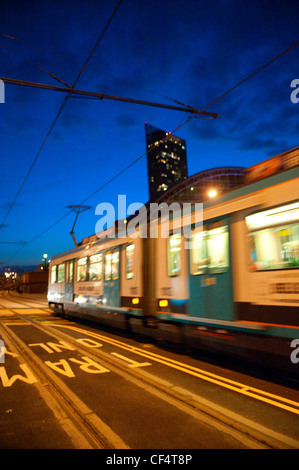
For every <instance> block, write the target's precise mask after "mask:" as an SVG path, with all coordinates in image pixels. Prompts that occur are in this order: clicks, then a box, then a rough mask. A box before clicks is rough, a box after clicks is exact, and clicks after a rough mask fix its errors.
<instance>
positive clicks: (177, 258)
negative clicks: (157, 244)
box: [168, 233, 181, 277]
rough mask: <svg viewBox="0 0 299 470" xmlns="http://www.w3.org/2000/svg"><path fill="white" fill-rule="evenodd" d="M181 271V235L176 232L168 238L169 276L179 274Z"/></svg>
mask: <svg viewBox="0 0 299 470" xmlns="http://www.w3.org/2000/svg"><path fill="white" fill-rule="evenodd" d="M180 271H181V235H179V234H177V233H174V234H173V235H170V237H169V239H168V276H171V277H173V276H178V275H179V274H180Z"/></svg>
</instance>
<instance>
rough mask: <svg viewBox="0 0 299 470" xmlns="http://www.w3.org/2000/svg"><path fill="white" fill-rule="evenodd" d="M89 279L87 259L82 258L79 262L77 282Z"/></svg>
mask: <svg viewBox="0 0 299 470" xmlns="http://www.w3.org/2000/svg"><path fill="white" fill-rule="evenodd" d="M86 279H87V258H81V259H78V261H77V282H83V281H86Z"/></svg>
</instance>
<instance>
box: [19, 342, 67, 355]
mask: <svg viewBox="0 0 299 470" xmlns="http://www.w3.org/2000/svg"><path fill="white" fill-rule="evenodd" d="M28 346H30V347H34V346H39V347H41V348H42V349H44V350H45V351H46V352H48V353H49V354H53V353H54V352H62V349H68V350H69V351H75V349H76V348H74V347H73V346H71V345H70V344H68V343H67V342H66V341H59V344H58V343H51V342H49V343H32V344H29V345H28Z"/></svg>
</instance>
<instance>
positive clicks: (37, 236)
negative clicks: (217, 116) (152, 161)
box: [6, 42, 299, 262]
mask: <svg viewBox="0 0 299 470" xmlns="http://www.w3.org/2000/svg"><path fill="white" fill-rule="evenodd" d="M298 45H299V42H296V43H294V44H293V45H292V46H290V47H288V48H287V49H286V50H284V51H283V52H282V53H280V54H279V55H278V56H276V57H275V58H274V59H272V60H270V61H269V62H267V63H266V64H265V65H263V66H262V67H260V68H259V69H257V70H256V71H255V72H253V73H251V74H250V75H248V76H247V77H246V78H245V79H243V80H241V81H240V82H238V83H237V84H236V85H235V86H233V87H231V88H230V89H229V90H227V91H226V92H225V93H223V94H222V95H220V96H219V97H218V98H216V99H215V100H214V101H212V102H211V103H209V104H208V105H207V106H205V107H204V108H202V110H205V109H207V108H208V107H210V106H212V105H213V104H214V103H216V102H217V101H219V100H220V99H222V98H224V97H225V96H227V95H228V94H229V93H231V92H232V91H233V90H235V89H236V88H238V87H239V86H241V85H242V84H244V83H245V82H246V81H247V80H249V79H250V78H252V77H253V76H255V75H256V74H257V73H259V72H261V71H262V70H264V69H265V68H266V67H268V66H269V65H271V64H272V63H273V62H275V61H276V60H278V59H279V58H280V57H282V56H283V55H284V54H286V53H287V52H289V51H290V50H292V49H293V48H295V47H296V46H298ZM195 117H198V116H196V115H193V116H189V117H188V119H187V120H186V121H184V122H183V123H182V124H180V125H179V126H178V127H176V129H175V130H174V131H173V132H172V133H175V132H177V130H178V129H180V128H182V127H184V126H185V125H186V124H188V123H189V122H190V121H191V120H192V119H194V118H195ZM165 138H166V137H165ZM147 154H148V151H147V152H145V153H143V154H142V155H141V156H139V157H138V158H136V159H135V160H134V161H133V162H131V163H130V164H129V165H127V166H126V167H125V168H124V169H123V170H121V171H120V172H118V173H117V174H116V175H114V176H113V177H112V178H110V180H108V181H107V182H106V183H104V184H103V185H102V186H100V187H99V188H98V189H97V190H96V191H94V192H93V193H92V194H90V195H89V196H88V197H87V198H85V199H84V200H83V201H82V202H81V203H80V204H83V203H84V202H86V201H87V200H89V199H91V198H92V197H93V196H94V195H95V194H97V193H98V192H99V191H101V190H102V189H104V188H105V187H106V186H107V185H109V184H110V183H111V182H112V181H114V180H115V179H116V178H118V177H119V176H120V175H121V174H123V173H124V172H125V171H127V170H128V169H129V168H131V167H132V166H133V165H134V164H135V163H137V162H138V161H139V160H141V159H142V158H143V157H144V156H145V155H147ZM71 213H72V211H69V212H68V213H67V214H65V215H63V216H62V217H60V218H59V219H58V220H57V221H56V222H54V223H53V224H51V225H50V226H49V227H48V228H46V229H45V230H43V231H42V232H41V233H40V234H38V235H36V236H35V237H34V238H32V239H31V240H30V241H29V242H28V243H27V244H26V245H25V246H27V245H28V244H30V243H32V242H33V241H34V240H36V239H37V238H39V237H41V236H42V235H44V234H45V233H46V232H48V231H49V230H51V228H53V227H54V226H55V225H57V224H58V223H59V222H61V221H62V220H63V219H65V218H66V217H67V216H68V215H69V214H71ZM25 246H22V247H21V248H20V249H19V250H18V251H17V252H16V253H14V254H13V255H12V256H11V257H10V258H8V259H7V260H6V262H7V261H9V260H10V259H12V258H14V257H15V256H16V255H17V254H18V253H20V251H21V250H23V249H24V247H25Z"/></svg>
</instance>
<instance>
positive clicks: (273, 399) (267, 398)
mask: <svg viewBox="0 0 299 470" xmlns="http://www.w3.org/2000/svg"><path fill="white" fill-rule="evenodd" d="M53 326H57V327H62V328H67V329H71V330H74V331H77V332H79V333H84V334H85V335H87V336H91V337H94V338H97V339H100V340H101V341H103V342H105V343H108V344H112V345H113V346H117V347H119V348H121V349H124V350H126V351H129V352H132V353H134V354H137V355H139V356H143V357H145V358H147V359H150V360H152V361H155V362H159V363H160V364H163V365H166V366H168V367H171V368H173V369H176V370H179V371H181V372H185V373H187V374H189V375H192V376H194V377H197V378H200V379H202V380H205V381H207V382H211V383H213V384H215V385H219V386H221V387H224V388H227V389H229V390H232V391H234V392H237V393H240V394H242V395H246V396H248V397H251V398H255V399H256V400H259V401H263V402H265V403H268V404H270V405H274V406H276V407H278V408H282V409H284V410H286V411H290V412H291V413H295V414H298V415H299V403H297V402H295V401H293V400H289V399H287V398H284V397H280V396H278V395H274V394H272V393H269V392H265V391H264V390H260V389H257V388H254V387H250V386H247V385H245V384H242V383H240V382H236V381H234V380H231V379H227V378H226V377H221V376H219V375H216V374H213V373H211V372H207V371H205V370H202V369H199V368H197V367H193V366H189V365H188V364H184V363H182V362H178V361H175V360H173V359H168V358H164V357H163V356H160V355H159V354H155V353H152V352H150V351H149V352H147V351H143V350H142V349H140V348H136V347H135V346H130V345H128V344H126V343H123V342H121V341H118V340H114V339H111V338H107V337H106V336H103V335H100V334H98V333H92V332H89V331H86V330H83V329H81V328H78V327H74V326H71V325H60V324H54V325H53Z"/></svg>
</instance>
